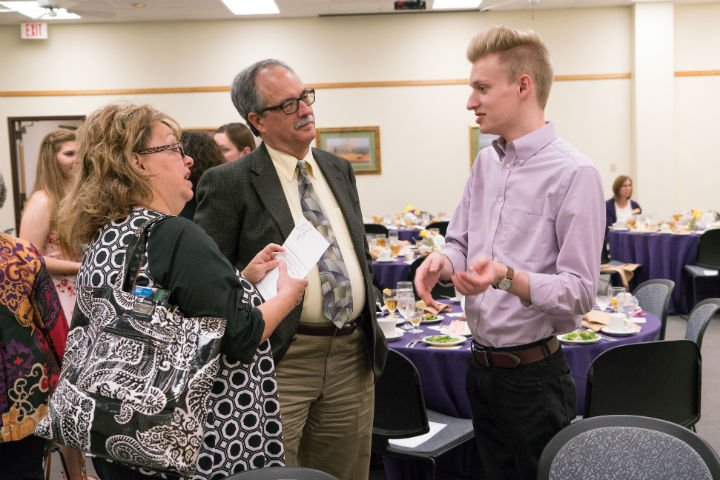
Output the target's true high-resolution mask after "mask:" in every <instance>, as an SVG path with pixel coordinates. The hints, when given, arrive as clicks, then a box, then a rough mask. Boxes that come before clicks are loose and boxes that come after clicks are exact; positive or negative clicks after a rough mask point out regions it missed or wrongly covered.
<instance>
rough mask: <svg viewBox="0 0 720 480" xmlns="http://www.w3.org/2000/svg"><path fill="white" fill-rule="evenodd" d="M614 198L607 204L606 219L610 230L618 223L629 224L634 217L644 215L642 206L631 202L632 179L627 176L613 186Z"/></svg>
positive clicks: (633, 201)
mask: <svg viewBox="0 0 720 480" xmlns="http://www.w3.org/2000/svg"><path fill="white" fill-rule="evenodd" d="M612 190H613V198H611V199H609V200H608V201H606V202H605V217H606V221H607V227H608V228H610V227H611V226H612V225H613V224H614V223H616V222H622V223H624V222H627V221H628V220H630V219H632V217H633V215H637V214H640V213H642V209H641V208H640V204H638V203H637V202H636V201H635V200H630V197H632V192H633V182H632V178H630V177H628V176H627V175H620V176H619V177H617V178H616V179H615V181H614V182H613V185H612Z"/></svg>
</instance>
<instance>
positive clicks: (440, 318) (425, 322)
mask: <svg viewBox="0 0 720 480" xmlns="http://www.w3.org/2000/svg"><path fill="white" fill-rule="evenodd" d="M443 318H445V317H444V316H443V315H438V316H437V317H435V318H433V319H432V320H425V319H424V318H423V320H422V322H420V323H421V325H432V324H433V323H440V322H442V321H443Z"/></svg>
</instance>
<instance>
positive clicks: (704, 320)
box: [685, 298, 720, 348]
mask: <svg viewBox="0 0 720 480" xmlns="http://www.w3.org/2000/svg"><path fill="white" fill-rule="evenodd" d="M718 310H720V298H708V299H706V300H703V301H702V302H700V303H698V304H697V305H695V306H694V307H693V309H692V311H690V315H688V321H687V327H685V340H692V341H693V342H695V343H696V344H697V346H698V348H701V347H702V341H703V336H705V330H706V329H707V326H708V324H709V323H710V320H712V318H713V316H715V314H716V313H717V312H718Z"/></svg>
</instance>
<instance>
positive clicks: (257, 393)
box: [78, 208, 285, 480]
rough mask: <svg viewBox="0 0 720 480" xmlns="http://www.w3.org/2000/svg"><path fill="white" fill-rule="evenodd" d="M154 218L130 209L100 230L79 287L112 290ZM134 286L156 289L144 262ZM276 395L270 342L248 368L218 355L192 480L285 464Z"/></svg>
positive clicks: (253, 297)
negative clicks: (132, 246) (136, 239)
mask: <svg viewBox="0 0 720 480" xmlns="http://www.w3.org/2000/svg"><path fill="white" fill-rule="evenodd" d="M159 216H162V214H161V213H159V212H156V211H153V210H148V209H143V208H134V209H132V211H131V213H130V215H129V216H128V217H126V218H125V219H123V220H120V221H117V222H112V223H110V224H108V225H106V226H104V227H103V228H101V229H100V230H99V231H98V233H97V234H96V235H95V237H94V238H93V241H92V243H91V244H90V246H89V247H88V250H87V252H86V253H85V257H84V258H83V262H82V266H81V268H80V272H79V273H78V285H86V286H92V287H109V286H112V285H113V284H114V283H115V281H116V280H117V275H118V274H119V273H120V271H121V269H122V266H123V263H124V261H125V252H126V250H127V246H128V244H129V243H130V239H131V238H132V235H133V234H134V232H135V231H136V230H137V228H139V227H140V226H142V225H143V224H145V222H147V221H148V220H150V219H154V218H157V217H159ZM236 273H237V275H238V279H239V280H240V285H241V286H242V288H243V297H242V301H243V302H244V303H247V304H250V305H253V306H258V305H260V304H261V303H262V302H263V300H262V297H261V296H260V294H259V293H258V291H257V289H255V287H254V286H253V285H252V283H250V282H249V281H247V280H246V279H245V278H243V277H242V276H241V275H240V274H239V272H237V271H236ZM137 285H142V286H147V287H154V286H156V283H155V281H154V280H153V278H152V276H151V275H150V272H149V271H148V263H147V258H145V259H144V260H143V262H142V265H141V267H140V272H139V275H138V280H137ZM277 390H278V389H277V381H276V379H275V364H274V361H273V358H272V351H271V348H270V342H267V341H266V342H264V343H263V344H262V345H260V346H259V347H258V350H257V352H256V353H255V356H254V358H253V361H252V362H251V363H249V364H242V363H240V362H233V361H231V360H230V359H228V358H227V357H226V356H225V355H221V367H220V372H219V373H218V376H217V377H216V379H215V382H214V384H213V390H212V393H211V394H210V409H209V412H208V416H207V420H206V424H205V434H204V437H203V446H202V447H201V450H200V455H199V458H198V469H197V473H196V474H195V476H194V477H193V480H215V479H220V478H225V477H227V476H229V475H231V474H233V473H237V472H240V471H244V470H249V469H254V468H262V467H268V466H282V465H284V464H285V450H284V447H283V439H282V425H281V423H280V402H279V400H278V393H277ZM141 473H147V474H148V475H152V474H153V473H154V472H146V471H144V470H142V471H141ZM155 474H156V473H155Z"/></svg>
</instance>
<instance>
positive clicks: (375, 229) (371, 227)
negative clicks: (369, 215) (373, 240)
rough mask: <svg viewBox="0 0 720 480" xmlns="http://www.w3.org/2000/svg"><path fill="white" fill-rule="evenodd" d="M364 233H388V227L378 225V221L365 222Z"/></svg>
mask: <svg viewBox="0 0 720 480" xmlns="http://www.w3.org/2000/svg"><path fill="white" fill-rule="evenodd" d="M365 234H366V235H381V234H382V235H385V236H387V234H388V228H387V227H386V226H385V225H380V224H379V223H366V224H365Z"/></svg>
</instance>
